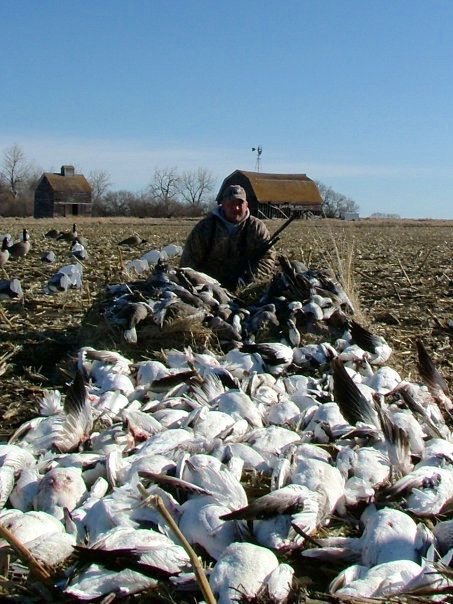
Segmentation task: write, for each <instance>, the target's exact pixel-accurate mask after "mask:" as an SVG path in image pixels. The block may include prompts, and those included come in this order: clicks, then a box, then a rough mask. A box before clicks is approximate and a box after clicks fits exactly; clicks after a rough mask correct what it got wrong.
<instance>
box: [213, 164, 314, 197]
mask: <svg viewBox="0 0 453 604" xmlns="http://www.w3.org/2000/svg"><path fill="white" fill-rule="evenodd" d="M235 176H237V177H238V178H239V177H241V176H242V178H243V179H246V180H247V181H248V183H249V185H250V188H251V189H252V190H253V193H254V195H255V197H256V200H257V202H259V203H269V202H271V203H272V202H276V203H279V202H280V203H285V202H286V203H292V204H297V203H307V204H322V203H323V199H322V197H321V195H320V193H319V190H318V187H317V186H316V183H315V182H314V181H313V180H311V178H308V176H307V175H306V174H268V173H264V172H245V171H244V170H236V171H235V172H233V173H232V174H230V175H229V176H227V178H225V180H224V182H223V184H222V187H221V189H220V192H219V195H218V198H219V197H221V193H222V190H223V189H224V187H225V186H226V185H227V184H231V183H232V180H233V179H234V177H235ZM241 180H242V179H241Z"/></svg>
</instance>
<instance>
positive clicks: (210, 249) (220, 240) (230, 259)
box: [180, 210, 276, 289]
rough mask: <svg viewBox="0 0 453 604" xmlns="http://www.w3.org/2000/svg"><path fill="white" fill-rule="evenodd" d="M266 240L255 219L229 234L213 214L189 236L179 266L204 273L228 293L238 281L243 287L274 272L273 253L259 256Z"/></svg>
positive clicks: (237, 227) (252, 217) (262, 227)
mask: <svg viewBox="0 0 453 604" xmlns="http://www.w3.org/2000/svg"><path fill="white" fill-rule="evenodd" d="M230 231H231V232H230ZM269 238H270V235H269V231H268V230H267V227H266V226H265V224H264V223H263V222H262V221H261V220H259V219H258V218H256V217H255V216H249V217H248V218H246V219H245V220H244V221H243V222H241V223H239V224H238V225H237V226H235V227H234V228H232V229H231V230H230V229H229V228H228V225H226V224H225V223H224V221H223V220H222V218H220V217H219V216H218V214H217V212H216V210H214V212H212V213H211V214H209V215H208V216H206V218H203V219H202V220H201V221H200V222H199V223H198V224H197V225H195V227H194V228H193V230H192V231H191V233H190V234H189V236H188V238H187V241H186V244H185V246H184V251H183V253H182V256H181V261H180V266H182V267H183V266H188V267H190V268H193V269H195V270H197V271H201V272H203V273H207V274H208V275H210V276H211V277H214V278H215V279H217V280H218V281H219V282H220V283H221V284H222V285H223V286H224V287H227V288H229V289H234V288H235V287H236V286H237V285H238V280H239V279H240V278H241V279H242V280H243V281H244V282H245V283H250V282H251V281H253V280H254V279H255V278H259V279H266V278H269V277H270V276H271V275H272V273H273V270H274V265H275V257H276V255H275V251H274V250H272V249H270V250H268V251H267V252H266V253H265V254H264V255H263V256H261V257H260V258H259V257H258V256H259V252H260V250H261V248H262V246H263V244H264V243H265V242H266V241H267V240H268V239H269Z"/></svg>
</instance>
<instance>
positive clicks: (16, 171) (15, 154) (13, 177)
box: [1, 145, 29, 197]
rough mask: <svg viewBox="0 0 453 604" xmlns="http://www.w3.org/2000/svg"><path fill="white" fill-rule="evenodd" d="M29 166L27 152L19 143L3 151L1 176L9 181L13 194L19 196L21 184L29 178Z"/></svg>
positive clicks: (5, 180)
mask: <svg viewBox="0 0 453 604" xmlns="http://www.w3.org/2000/svg"><path fill="white" fill-rule="evenodd" d="M28 173H29V166H28V163H27V161H26V159H25V153H24V151H23V149H22V148H21V147H20V146H19V145H12V146H11V147H8V148H7V149H5V151H4V152H3V163H2V171H1V178H2V180H3V181H4V182H6V183H7V185H8V188H9V190H10V192H11V194H12V195H13V197H17V195H18V193H19V189H20V186H21V184H22V183H23V182H24V181H25V180H26V179H27V177H28Z"/></svg>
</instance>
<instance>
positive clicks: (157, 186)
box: [148, 168, 180, 203]
mask: <svg viewBox="0 0 453 604" xmlns="http://www.w3.org/2000/svg"><path fill="white" fill-rule="evenodd" d="M179 181H180V177H179V175H178V172H177V170H176V168H164V169H160V168H155V170H154V174H153V179H152V181H151V183H150V185H149V187H148V189H149V192H150V194H151V195H152V197H154V199H156V200H159V201H163V202H164V203H168V202H170V201H177V198H178V192H179Z"/></svg>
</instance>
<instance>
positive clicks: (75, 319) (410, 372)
mask: <svg viewBox="0 0 453 604" xmlns="http://www.w3.org/2000/svg"><path fill="white" fill-rule="evenodd" d="M194 223H195V220H188V219H187V220H164V219H160V220H157V219H154V220H153V219H146V220H138V219H117V220H113V219H109V220H107V219H93V220H87V219H85V220H82V219H81V220H79V221H78V222H77V226H78V231H79V234H80V235H82V236H83V237H85V238H86V239H87V240H88V247H87V249H88V252H89V258H88V260H86V261H85V262H84V285H83V288H82V291H78V290H69V291H68V292H64V293H57V294H53V295H48V294H45V293H44V286H45V285H46V283H47V281H48V279H49V278H50V276H51V275H53V274H54V273H55V271H56V270H57V269H58V268H59V267H60V266H62V265H64V264H68V263H71V262H72V261H71V259H70V257H69V244H68V243H67V242H64V241H57V240H55V239H48V238H45V237H44V235H45V233H46V232H48V231H49V230H50V229H51V228H53V229H57V230H64V231H69V230H70V229H71V226H72V221H69V220H67V221H57V220H42V221H41V220H39V221H38V220H32V219H28V220H24V221H19V220H3V221H2V226H1V227H0V231H1V232H2V233H6V232H9V233H11V234H12V235H13V237H14V238H15V239H16V240H17V239H18V238H19V235H20V233H21V231H22V228H24V227H25V228H27V229H29V231H30V235H31V242H32V249H31V252H30V253H29V254H28V255H27V256H26V257H25V258H22V259H18V260H11V261H10V262H8V263H7V265H6V267H5V269H6V273H5V274H4V275H2V278H6V277H8V278H13V277H16V278H18V279H19V280H20V281H21V283H22V288H23V290H24V299H23V301H21V302H18V303H15V302H11V301H8V302H1V303H0V304H1V306H0V338H1V341H2V348H1V350H0V375H1V390H0V404H1V407H0V408H1V412H2V425H1V429H2V433H3V434H2V435H3V437H4V438H6V437H7V436H8V435H10V434H11V433H12V432H13V431H14V429H15V428H16V427H17V426H18V425H19V424H20V423H21V422H22V421H24V420H25V419H29V418H31V417H34V416H35V415H36V414H37V410H38V399H39V397H40V395H41V393H42V390H43V389H45V388H58V389H60V390H64V389H65V383H66V382H67V381H68V379H69V377H70V376H71V375H72V362H73V355H74V353H75V352H76V351H77V350H78V348H79V347H81V346H84V345H92V346H95V347H97V348H103V349H110V350H120V351H121V352H124V353H126V354H127V355H128V356H129V357H130V358H132V359H133V360H134V361H140V360H142V359H148V358H157V357H159V354H160V350H161V349H162V348H171V347H176V346H178V347H181V346H183V345H185V344H191V345H192V346H193V347H197V346H198V347H200V348H202V347H203V342H204V341H205V340H203V338H204V336H205V334H201V333H199V334H195V333H185V332H181V331H179V332H178V331H177V332H175V333H173V334H172V333H169V332H166V334H165V337H162V335H160V334H159V333H158V332H157V333H156V330H154V332H153V333H151V332H148V333H147V334H146V337H145V335H144V334H141V335H140V332H139V341H138V344H136V345H131V344H127V343H126V342H125V341H124V339H123V338H122V336H121V334H120V333H119V332H115V331H113V330H112V328H111V327H109V326H108V325H107V324H106V323H105V321H104V319H103V317H102V315H101V313H100V306H101V303H102V300H103V297H104V288H105V286H106V285H107V284H113V283H128V282H130V281H131V280H134V279H136V278H137V276H136V275H135V274H134V275H131V274H128V273H127V271H126V263H127V262H128V261H129V260H131V259H135V258H139V257H140V256H141V255H142V254H143V253H144V252H146V251H148V250H150V249H161V248H162V247H163V246H165V245H167V244H170V243H176V244H183V242H184V240H185V238H186V235H187V234H188V232H189V231H190V229H191V228H192V226H193V224H194ZM281 223H282V222H281V221H279V220H273V221H268V223H267V224H268V226H269V230H270V231H271V232H273V231H275V230H276V229H277V228H278V227H279V226H280V225H281ZM452 227H453V223H447V222H434V221H423V222H422V221H419V222H415V221H414V222H412V221H398V222H377V221H360V222H355V223H345V222H340V221H327V220H315V221H298V222H293V223H292V224H291V225H290V227H289V228H288V229H287V231H285V233H284V234H283V235H282V240H281V241H280V242H279V243H278V250H279V252H281V253H282V254H285V255H286V256H288V257H289V258H292V259H299V260H302V261H303V262H304V263H305V264H306V265H308V266H310V267H312V268H319V269H323V270H331V271H334V272H335V273H336V277H337V279H338V280H339V281H340V282H341V283H342V285H343V286H344V287H345V289H346V290H347V293H348V294H349V296H350V297H351V299H352V300H353V302H354V303H355V305H356V314H357V316H358V317H360V321H361V323H363V324H364V325H366V326H367V327H368V328H369V329H370V330H371V331H373V332H374V333H376V334H379V335H382V336H384V337H385V338H386V340H387V342H388V343H389V344H390V345H391V346H392V348H393V350H394V352H393V356H392V357H391V359H390V362H389V365H391V366H392V367H393V368H395V369H396V370H398V371H399V372H400V374H401V376H402V377H403V379H407V380H410V381H418V380H419V376H418V372H417V364H416V352H415V341H416V339H417V338H420V339H421V340H422V341H423V343H424V345H425V347H426V348H427V350H428V351H429V353H430V354H431V356H432V358H433V360H434V362H435V364H436V366H437V368H438V369H439V371H440V373H441V374H442V375H443V376H444V377H445V378H446V380H447V382H448V383H449V386H450V389H451V388H452V387H453V378H452V371H451V369H452V364H453V362H452V359H451V344H452V338H453V326H452V320H453V312H452V298H453V269H452V263H451V257H452V252H451V250H452V249H453V228H452ZM133 232H138V233H139V234H140V236H141V237H143V238H144V239H146V240H147V243H144V244H141V245H140V246H138V247H133V248H128V247H122V248H119V247H118V246H117V243H118V242H119V241H120V240H122V239H124V238H125V237H127V236H128V235H130V234H132V233H133ZM48 250H52V251H54V252H55V254H56V257H57V260H56V262H55V263H53V264H44V263H42V262H41V260H40V258H41V256H42V254H43V253H44V252H45V251H48ZM303 337H304V336H303ZM251 486H256V485H251ZM337 528H338V527H337ZM339 530H341V528H340V529H339ZM299 563H300V561H298V560H297V559H295V560H293V561H292V564H293V566H294V567H295V568H296V569H297V571H299V570H300V573H299V574H298V581H299V584H300V592H299V593H300V598H299V599H298V601H306V602H315V601H330V600H329V598H328V597H327V596H325V599H324V596H323V595H321V594H319V593H316V592H317V590H318V589H319V590H323V589H324V588H325V584H326V577H327V578H328V579H331V578H333V576H334V575H335V572H336V571H335V569H334V568H332V567H331V568H327V567H326V568H324V567H320V566H319V564H316V563H313V565H312V568H311V567H310V564H309V563H308V562H307V563H305V565H304V568H303V572H302V570H301V569H299V568H298V565H299ZM320 576H322V578H323V581H319V584H318V579H319V577H320ZM304 589H306V591H307V593H310V598H308V596H307V598H305V596H303V595H302V594H303V593H304ZM170 597H171V596H170V595H168V598H165V597H163V598H162V601H170ZM312 598H315V599H312ZM316 598H318V599H317V600H316ZM134 601H135V600H134ZM155 601H158V600H157V599H156V600H155ZM173 601H175V600H173ZM191 601H192V600H191ZM294 601H295V600H294ZM336 601H338V600H336Z"/></svg>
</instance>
